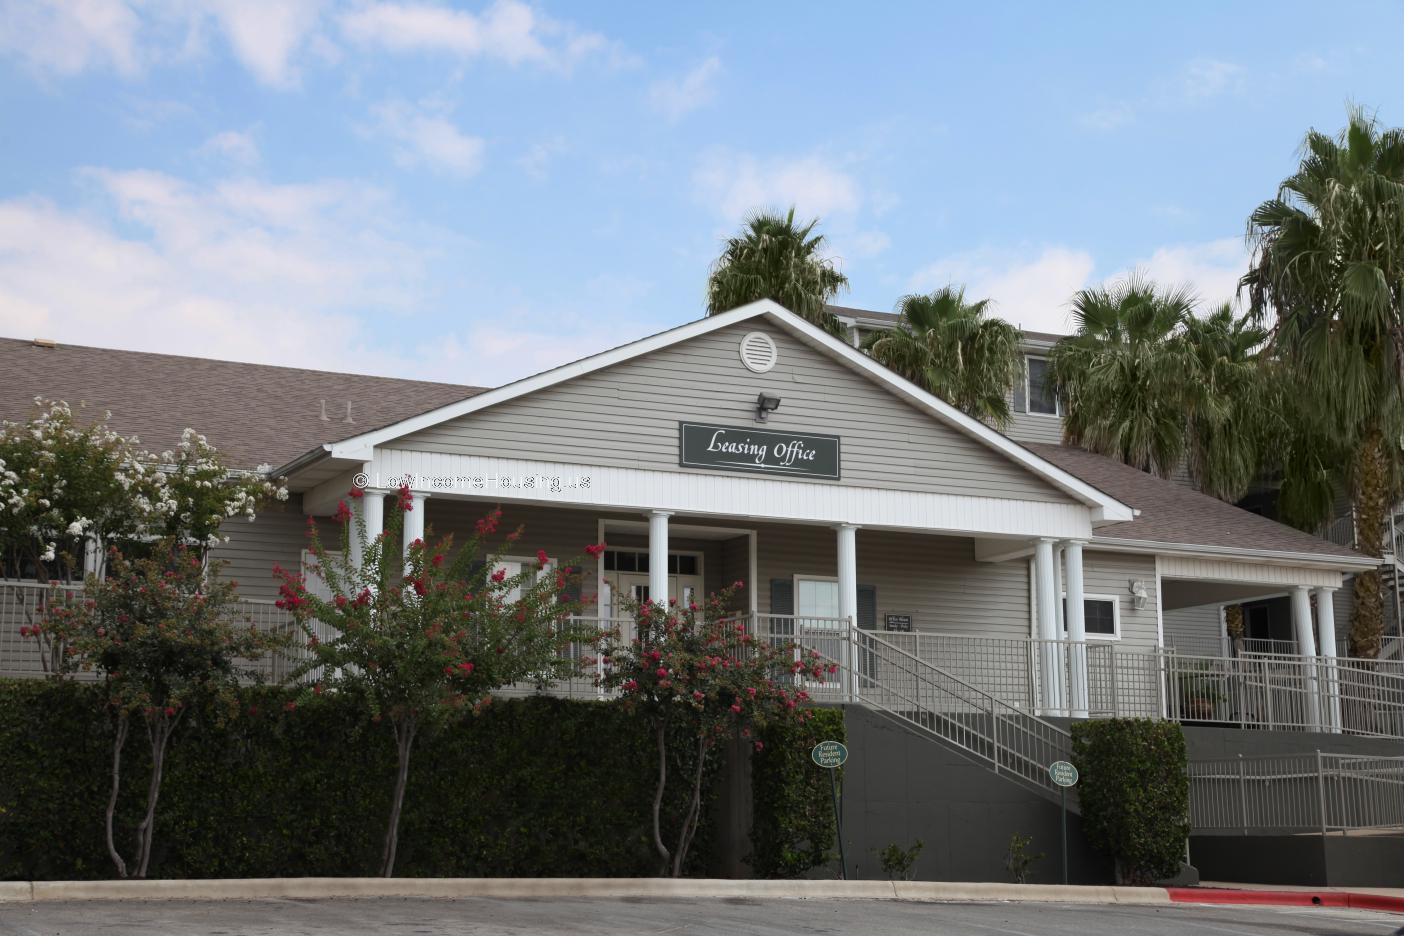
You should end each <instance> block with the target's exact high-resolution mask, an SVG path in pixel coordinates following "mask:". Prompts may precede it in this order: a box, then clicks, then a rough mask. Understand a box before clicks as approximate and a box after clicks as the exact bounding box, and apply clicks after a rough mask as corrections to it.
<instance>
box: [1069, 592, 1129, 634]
mask: <svg viewBox="0 0 1404 936" xmlns="http://www.w3.org/2000/svg"><path fill="white" fill-rule="evenodd" d="M1067 600H1068V596H1067V595H1064V596H1063V633H1064V634H1065V635H1066V634H1067V630H1068V624H1067V617H1068V616H1067V607H1068V606H1067ZM1082 620H1083V624H1084V626H1085V627H1086V629H1087V639H1088V640H1118V639H1120V638H1121V606H1120V602H1119V599H1117V597H1116V596H1115V595H1083V596H1082Z"/></svg>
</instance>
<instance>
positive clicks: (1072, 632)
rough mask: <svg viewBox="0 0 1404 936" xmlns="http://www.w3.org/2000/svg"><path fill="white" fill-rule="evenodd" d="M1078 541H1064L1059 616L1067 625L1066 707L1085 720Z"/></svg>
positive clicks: (1084, 640) (1083, 619) (1086, 704)
mask: <svg viewBox="0 0 1404 936" xmlns="http://www.w3.org/2000/svg"><path fill="white" fill-rule="evenodd" d="M1083 545H1084V544H1083V543H1082V541H1081V540H1068V541H1067V542H1066V543H1065V544H1064V545H1063V563H1064V565H1065V566H1066V572H1065V576H1064V579H1063V581H1064V583H1065V584H1064V587H1065V589H1066V591H1067V594H1068V601H1067V609H1066V610H1065V611H1064V612H1063V616H1064V617H1065V618H1066V619H1067V623H1068V675H1069V677H1070V683H1071V685H1070V686H1069V687H1068V690H1069V691H1068V705H1069V706H1070V707H1071V708H1072V717H1073V718H1086V717H1087V711H1088V708H1089V705H1090V699H1089V693H1088V680H1087V620H1086V616H1085V614H1084V611H1085V608H1084V606H1083V597H1082V547H1083Z"/></svg>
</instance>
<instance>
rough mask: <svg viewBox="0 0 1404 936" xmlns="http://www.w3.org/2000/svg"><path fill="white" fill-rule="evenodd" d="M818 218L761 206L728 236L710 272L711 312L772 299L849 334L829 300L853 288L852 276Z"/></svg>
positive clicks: (832, 331)
mask: <svg viewBox="0 0 1404 936" xmlns="http://www.w3.org/2000/svg"><path fill="white" fill-rule="evenodd" d="M818 226H819V221H818V219H815V220H812V221H810V222H808V223H807V224H801V223H798V222H796V221H795V209H794V208H793V207H791V208H790V210H789V212H788V213H786V214H785V215H783V216H782V215H779V214H775V213H772V212H768V211H758V212H756V213H755V214H753V215H751V216H750V217H749V218H747V219H746V222H745V225H744V226H743V227H742V229H741V233H739V234H737V235H736V236H734V237H730V238H728V239H727V241H726V243H725V244H724V245H723V246H722V252H721V256H720V257H718V258H717V260H716V262H715V263H713V264H712V271H711V274H710V275H709V276H708V277H707V314H708V315H717V314H718V313H721V312H728V311H730V310H732V309H736V308H739V307H741V306H743V305H746V304H747V303H748V302H757V301H759V300H761V299H772V300H774V301H775V302H778V303H779V304H780V305H782V306H784V307H785V308H786V309H789V310H790V311H791V312H793V313H795V314H796V315H798V316H799V317H800V318H802V319H805V320H806V321H808V322H812V323H813V324H815V325H817V326H819V327H820V328H822V329H824V330H825V331H826V332H828V333H829V334H831V335H834V336H836V337H839V338H845V337H846V334H847V331H848V329H846V328H844V326H843V323H842V322H840V321H839V320H838V319H837V318H835V317H834V314H833V313H832V312H830V311H829V310H828V308H827V305H828V303H829V301H830V300H831V299H833V298H834V297H835V296H837V295H838V294H839V292H840V291H842V290H845V289H847V288H848V277H846V276H844V275H843V273H841V272H840V271H839V269H838V268H837V267H836V266H835V265H834V262H833V260H831V259H830V258H829V257H827V256H826V255H825V251H826V247H827V243H826V242H825V240H824V235H822V234H818V233H815V228H817V227H818Z"/></svg>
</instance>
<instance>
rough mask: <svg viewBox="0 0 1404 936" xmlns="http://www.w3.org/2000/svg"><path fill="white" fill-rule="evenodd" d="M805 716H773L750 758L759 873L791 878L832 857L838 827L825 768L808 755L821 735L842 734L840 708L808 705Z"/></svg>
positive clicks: (836, 737)
mask: <svg viewBox="0 0 1404 936" xmlns="http://www.w3.org/2000/svg"><path fill="white" fill-rule="evenodd" d="M810 712H811V717H810V718H809V719H808V720H806V721H803V722H796V721H780V722H772V723H770V724H768V725H766V726H765V727H763V728H762V729H761V730H760V731H759V732H758V734H757V737H759V738H760V740H761V741H762V742H764V744H763V747H762V748H761V749H760V750H758V751H756V753H755V754H754V755H753V756H752V761H751V803H752V818H751V848H752V852H751V855H750V858H749V859H748V861H749V863H750V865H751V868H752V870H753V871H755V873H756V876H757V877H763V878H791V877H798V876H799V875H801V874H804V873H805V872H806V871H808V870H810V869H811V868H819V867H823V866H824V865H826V864H828V863H829V862H830V861H832V860H833V858H834V846H835V844H836V842H837V839H836V835H837V830H836V829H835V827H834V808H833V805H832V803H831V801H830V800H831V797H830V794H829V776H828V774H829V772H828V771H827V770H825V769H824V768H822V767H819V766H817V765H816V764H815V763H814V762H813V761H812V760H810V758H809V752H810V751H811V750H812V749H813V747H814V745H816V744H818V743H819V742H820V741H843V740H844V739H845V734H844V723H843V710H842V709H836V708H815V709H811V710H810Z"/></svg>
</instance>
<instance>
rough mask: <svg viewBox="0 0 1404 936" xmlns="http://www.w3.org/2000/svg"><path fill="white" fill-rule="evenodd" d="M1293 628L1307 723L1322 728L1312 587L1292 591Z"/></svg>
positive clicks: (1302, 587)
mask: <svg viewBox="0 0 1404 936" xmlns="http://www.w3.org/2000/svg"><path fill="white" fill-rule="evenodd" d="M1292 627H1293V629H1295V630H1296V632H1297V653H1298V655H1299V656H1301V658H1302V690H1303V692H1304V693H1305V695H1306V712H1305V715H1306V722H1307V725H1308V726H1310V727H1312V728H1320V727H1321V698H1320V693H1319V691H1318V687H1317V682H1316V635H1315V634H1313V633H1312V630H1311V587H1310V586H1308V585H1298V586H1297V587H1296V588H1294V589H1292Z"/></svg>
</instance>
